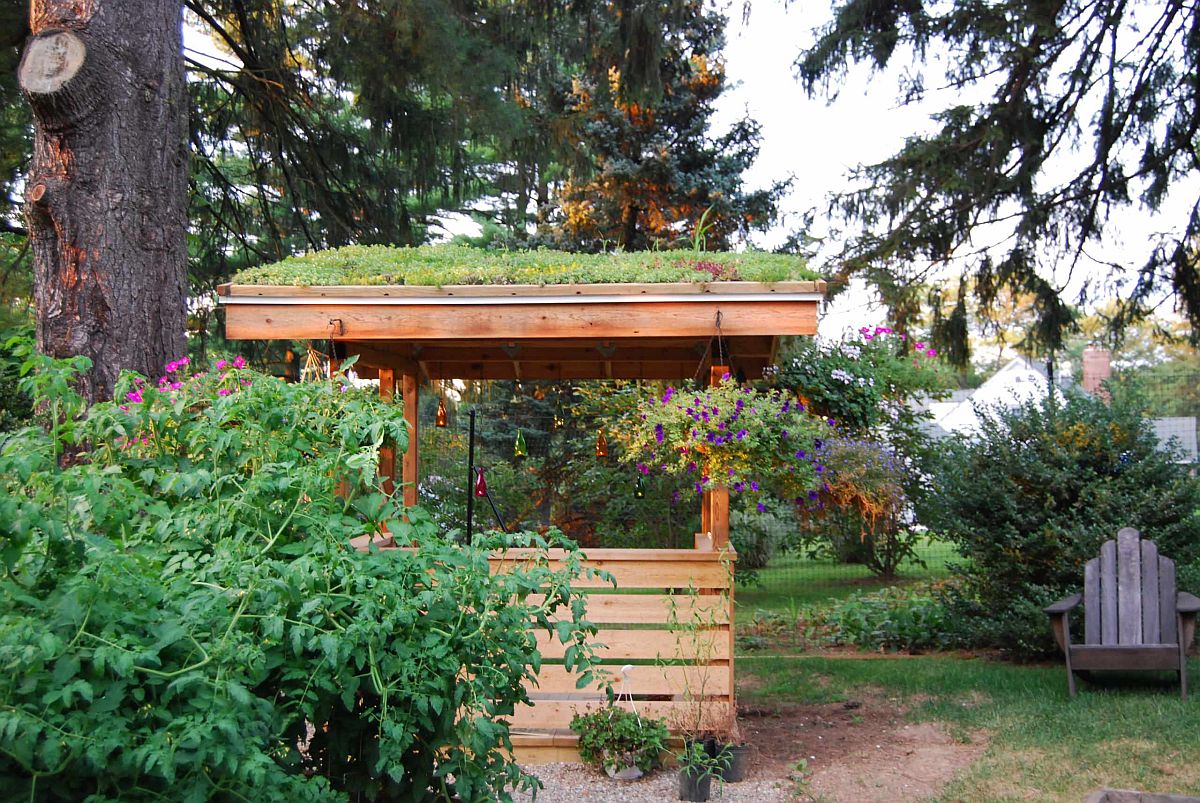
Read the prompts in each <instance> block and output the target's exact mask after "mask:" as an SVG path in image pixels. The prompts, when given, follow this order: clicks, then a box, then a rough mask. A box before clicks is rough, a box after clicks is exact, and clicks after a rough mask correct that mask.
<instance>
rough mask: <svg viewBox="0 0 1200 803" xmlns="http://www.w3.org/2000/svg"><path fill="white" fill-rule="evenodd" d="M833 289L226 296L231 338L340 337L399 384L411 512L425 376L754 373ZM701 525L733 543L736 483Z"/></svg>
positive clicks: (487, 288) (752, 285)
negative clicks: (731, 504)
mask: <svg viewBox="0 0 1200 803" xmlns="http://www.w3.org/2000/svg"><path fill="white" fill-rule="evenodd" d="M824 291H825V283H824V282H820V281H789V282H776V283H771V284H761V283H756V282H738V281H729V282H712V283H678V284H588V285H546V286H542V285H459V286H444V287H422V286H408V285H388V286H336V287H333V286H331V287H285V286H264V285H239V284H226V285H222V286H221V287H220V288H219V294H220V303H221V304H222V305H223V306H224V307H225V330H226V336H227V337H228V338H229V339H231V340H236V339H297V340H299V339H309V340H330V341H333V342H334V343H336V344H338V346H339V351H340V352H343V353H345V354H346V355H351V354H357V355H359V360H358V363H357V365H356V370H359V371H360V373H362V374H364V375H366V376H369V377H374V376H377V377H378V378H379V388H380V394H381V395H383V396H385V397H391V396H392V394H393V393H394V392H395V389H396V387H397V382H398V383H399V387H400V392H401V396H402V398H403V401H404V412H405V418H406V420H407V421H408V426H409V427H410V435H411V437H410V439H409V442H410V447H409V449H408V451H407V453H406V454H405V455H404V458H403V462H402V480H403V494H404V501H405V504H408V505H412V504H416V501H417V480H418V479H419V476H420V474H419V465H420V462H419V461H420V457H419V454H418V449H417V446H416V444H417V440H418V438H417V435H418V422H417V409H418V400H419V387H420V384H421V382H422V380H446V379H466V380H471V379H475V380H484V379H508V380H522V381H525V380H530V381H532V380H575V379H654V380H670V381H677V380H686V379H696V378H705V379H708V380H709V381H713V380H714V379H719V377H720V375H721V374H722V373H724V372H725V371H727V370H728V371H730V372H731V373H734V374H736V375H744V376H745V377H746V378H748V379H755V378H759V377H761V376H762V372H763V368H765V367H766V366H767V365H770V364H771V363H772V361H773V360H774V358H775V354H776V351H777V349H778V346H779V338H780V337H781V336H784V335H814V334H816V331H817V307H818V304H819V302H820V301H821V300H822V298H823V297H824ZM391 459H392V458H391V456H387V458H386V459H385V462H388V461H390V460H391ZM384 471H385V473H389V476H390V475H391V474H390V467H388V466H385V467H384ZM702 527H703V529H704V530H705V531H707V532H711V533H712V534H713V540H714V545H716V546H721V545H723V544H724V543H726V542H727V541H728V535H729V523H728V492H727V491H725V490H724V489H718V490H716V491H710V492H709V493H708V494H706V496H705V500H704V513H703V524H702Z"/></svg>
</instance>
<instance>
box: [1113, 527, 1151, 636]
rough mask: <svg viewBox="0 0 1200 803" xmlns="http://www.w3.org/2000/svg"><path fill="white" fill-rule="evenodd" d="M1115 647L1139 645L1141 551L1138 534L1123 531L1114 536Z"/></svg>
mask: <svg viewBox="0 0 1200 803" xmlns="http://www.w3.org/2000/svg"><path fill="white" fill-rule="evenodd" d="M1117 643H1118V644H1144V643H1145V642H1143V641H1142V550H1141V545H1140V544H1139V543H1138V532H1137V530H1135V529H1133V528H1132V527H1125V528H1124V529H1122V530H1121V531H1120V532H1119V533H1117Z"/></svg>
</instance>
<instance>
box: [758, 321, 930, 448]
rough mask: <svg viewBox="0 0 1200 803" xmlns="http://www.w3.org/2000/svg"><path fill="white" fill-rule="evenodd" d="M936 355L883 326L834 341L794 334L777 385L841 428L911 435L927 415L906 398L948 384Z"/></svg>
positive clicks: (928, 393)
mask: <svg viewBox="0 0 1200 803" xmlns="http://www.w3.org/2000/svg"><path fill="white" fill-rule="evenodd" d="M936 356H937V351H936V349H933V348H932V347H930V346H928V345H927V344H925V343H921V342H919V341H915V340H914V341H910V340H909V338H908V336H907V335H905V334H903V333H895V332H893V331H892V330H891V329H889V328H886V327H875V328H874V329H873V330H870V329H866V328H865V327H864V328H863V329H861V330H859V333H858V334H857V335H856V336H854V337H848V338H845V339H843V340H841V341H838V342H836V343H835V342H830V341H828V340H816V339H812V338H800V339H797V340H796V341H795V342H794V343H793V345H792V349H791V350H790V351H789V352H788V354H787V356H786V358H785V359H784V360H783V361H782V368H781V370H780V373H779V383H780V384H781V385H783V386H784V387H788V388H791V389H792V390H794V391H795V392H796V393H798V394H799V395H800V396H801V398H802V399H804V401H805V404H807V405H808V406H809V408H810V409H811V410H812V411H813V412H815V413H817V414H818V415H821V416H824V417H825V418H832V419H834V420H835V421H836V422H837V424H838V426H839V427H841V428H842V429H844V430H847V431H849V432H853V433H856V434H859V435H866V434H877V435H878V434H883V433H888V434H889V435H891V436H892V437H893V439H895V437H897V436H909V437H911V435H912V433H913V432H915V430H916V429H917V428H918V426H919V424H920V422H921V421H922V420H924V419H925V418H928V414H922V413H918V412H915V411H914V410H913V409H912V406H911V405H910V404H909V402H911V401H912V400H914V399H916V398H919V397H923V396H933V397H937V396H939V395H941V394H943V393H944V392H945V391H946V389H947V388H948V387H949V382H950V378H949V377H948V376H947V373H946V371H945V370H943V369H942V368H941V366H940V365H939V364H938V363H937V362H936V361H935V360H934V359H933V358H935V357H936Z"/></svg>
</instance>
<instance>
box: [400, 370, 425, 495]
mask: <svg viewBox="0 0 1200 803" xmlns="http://www.w3.org/2000/svg"><path fill="white" fill-rule="evenodd" d="M417 380H418V376H417V368H416V366H411V367H407V368H405V369H404V373H403V374H402V376H401V380H400V382H401V388H400V393H401V395H402V396H403V397H404V420H405V421H406V422H408V451H406V452H405V453H404V463H403V466H402V471H401V478H402V480H403V482H404V505H405V507H412V506H413V505H415V504H416V503H417V483H418V482H419V481H420V479H421V475H420V474H419V473H418V462H417V453H418V451H419V448H418V446H417V442H418V440H419V439H420V429H418V425H417V410H418V409H419V407H418V404H417V403H418V401H419V399H420V397H419V395H418V389H417V388H418V385H417Z"/></svg>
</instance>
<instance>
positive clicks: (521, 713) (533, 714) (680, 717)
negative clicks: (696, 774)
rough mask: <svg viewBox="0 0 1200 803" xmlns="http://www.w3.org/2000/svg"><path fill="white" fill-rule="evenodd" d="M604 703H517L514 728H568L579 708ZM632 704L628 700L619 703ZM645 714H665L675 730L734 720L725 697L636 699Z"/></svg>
mask: <svg viewBox="0 0 1200 803" xmlns="http://www.w3.org/2000/svg"><path fill="white" fill-rule="evenodd" d="M603 705H604V701H603V700H599V699H598V700H593V701H588V700H536V701H534V703H533V705H532V706H528V705H521V706H517V709H516V711H515V712H514V714H513V716H512V718H511V719H510V720H509V722H511V723H512V726H513V728H514V729H529V730H553V729H556V728H566V727H569V726H570V724H571V717H573V716H574V715H575V712H576V711H580V712H586V711H588V710H589V709H591V710H595V709H596V708H599V707H601V706H603ZM618 705H620V706H621V707H623V708H628V707H629V703H628V702H621V703H618ZM635 705H636V707H637V712H638V713H639V714H640V715H642V716H645V717H662V718H663V719H665V720H666V721H667V727H668V728H671V730H676V731H677V730H680V729H687V730H688V731H690V732H695V731H701V730H721V729H723V728H726V727H728V725H729V723H730V722H731V721H732V717H731V713H732V705H731V704H730V703H729V702H727V701H724V700H705V701H704V705H703V706H697V704H696V703H695V702H689V701H683V700H681V701H658V700H645V701H638V702H637V703H635Z"/></svg>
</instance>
